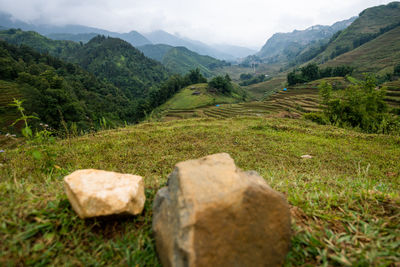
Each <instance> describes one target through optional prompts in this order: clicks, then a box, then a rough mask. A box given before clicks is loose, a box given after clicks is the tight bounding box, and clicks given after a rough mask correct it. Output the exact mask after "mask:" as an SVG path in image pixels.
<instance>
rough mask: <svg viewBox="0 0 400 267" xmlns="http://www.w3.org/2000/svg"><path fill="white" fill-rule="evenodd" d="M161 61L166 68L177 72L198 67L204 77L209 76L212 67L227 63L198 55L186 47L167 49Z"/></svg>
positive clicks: (185, 71)
mask: <svg viewBox="0 0 400 267" xmlns="http://www.w3.org/2000/svg"><path fill="white" fill-rule="evenodd" d="M162 63H163V65H164V66H165V67H166V68H168V69H170V70H171V71H173V72H175V73H178V74H184V73H187V72H189V71H190V70H192V69H195V68H199V69H200V72H201V73H202V74H203V75H204V76H206V77H211V76H212V75H213V73H212V71H213V70H214V69H216V68H220V67H223V66H227V65H228V63H226V62H225V61H221V60H218V59H215V58H212V57H210V56H202V55H199V54H197V53H195V52H193V51H190V50H189V49H187V48H186V47H174V48H172V49H170V50H168V52H167V53H166V54H165V55H164V57H163V59H162Z"/></svg>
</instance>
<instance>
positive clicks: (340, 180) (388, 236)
mask: <svg viewBox="0 0 400 267" xmlns="http://www.w3.org/2000/svg"><path fill="white" fill-rule="evenodd" d="M1 144H2V145H4V144H3V143H1ZM13 146H14V148H13V149H12V148H8V149H5V152H2V153H0V177H1V178H0V240H2V241H1V242H0V265H2V266H21V265H24V266H26V265H68V266H88V265H89V266H101V265H108V266H126V265H128V266H159V261H158V259H157V257H156V253H155V249H154V240H153V236H152V231H151V216H152V211H151V205H152V201H153V198H154V196H155V193H156V192H157V190H158V189H159V188H160V187H162V186H163V185H165V183H166V180H167V176H168V174H169V173H170V172H171V171H172V169H173V166H174V165H175V164H176V163H177V162H179V161H183V160H187V159H193V158H199V157H202V156H205V155H209V154H213V153H219V152H227V153H229V154H230V155H231V156H232V157H233V158H234V159H235V161H236V163H237V165H238V166H239V167H240V168H242V169H244V170H256V171H258V172H259V173H260V174H261V175H262V176H263V177H264V178H265V179H266V181H267V182H268V183H269V184H270V185H271V186H272V187H273V188H274V189H275V190H278V191H280V192H282V193H283V194H284V195H285V196H286V197H287V199H288V201H289V203H290V205H291V207H292V208H291V213H292V216H293V238H292V247H291V250H290V253H289V255H288V257H287V259H286V263H285V264H286V266H305V265H312V266H315V265H323V266H332V265H342V266H351V265H353V266H396V264H398V263H399V262H400V250H399V244H400V243H399V242H400V229H399V225H400V216H399V214H400V196H399V192H400V179H399V178H400V165H399V158H400V139H399V137H398V136H397V137H396V136H384V135H367V134H361V133H358V132H354V131H351V130H345V129H339V128H335V127H332V126H319V125H316V124H313V123H311V122H307V121H304V120H294V119H274V118H256V117H240V118H233V119H210V118H208V119H192V120H180V121H172V122H163V123H143V124H140V125H137V126H132V127H126V128H121V129H116V130H106V131H102V132H99V133H96V134H92V135H85V136H81V137H76V138H71V139H66V140H57V141H56V142H54V143H47V144H41V145H27V144H23V143H21V142H20V143H15V144H14V145H13ZM35 150H39V151H41V152H42V155H43V157H42V158H41V159H34V158H33V157H32V154H33V152H34V151H35ZM304 154H310V155H312V156H313V158H312V159H301V155H304ZM85 168H97V169H103V170H109V171H118V172H123V173H131V174H137V175H141V176H143V177H144V180H145V185H146V196H147V203H146V206H145V210H144V213H143V214H142V215H140V216H137V217H129V218H109V219H93V220H81V219H79V218H78V216H77V215H76V214H75V213H74V212H73V210H72V209H71V206H70V204H69V202H68V201H67V198H66V195H65V193H64V190H63V182H62V179H63V177H64V176H65V175H67V174H69V173H71V172H72V171H75V170H77V169H85Z"/></svg>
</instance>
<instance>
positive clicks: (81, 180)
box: [64, 169, 146, 218]
mask: <svg viewBox="0 0 400 267" xmlns="http://www.w3.org/2000/svg"><path fill="white" fill-rule="evenodd" d="M64 186H65V191H66V193H67V196H68V199H69V202H70V203H71V205H72V208H73V209H74V210H75V212H76V213H77V214H78V215H79V217H81V218H90V217H97V216H107V215H114V214H117V215H119V214H130V215H136V214H140V213H141V212H142V211H143V207H144V203H145V201H146V197H145V195H144V185H143V178H142V177H140V176H137V175H131V174H122V173H116V172H108V171H101V170H93V169H89V170H79V171H75V172H73V173H71V174H70V175H68V176H66V177H65V178H64Z"/></svg>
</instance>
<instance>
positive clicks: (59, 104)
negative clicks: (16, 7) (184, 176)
mask: <svg viewBox="0 0 400 267" xmlns="http://www.w3.org/2000/svg"><path fill="white" fill-rule="evenodd" d="M0 79H1V80H5V81H10V82H14V83H16V84H17V88H18V91H19V92H15V94H16V95H20V94H22V96H23V99H24V100H25V102H24V107H25V109H26V110H27V112H28V113H29V114H32V115H35V116H38V117H40V119H41V121H42V122H45V123H46V124H48V125H50V126H51V127H52V128H54V129H60V128H61V127H62V123H63V122H66V123H67V124H68V125H69V126H71V125H72V124H75V126H77V127H78V128H80V129H87V128H90V127H94V126H95V124H96V123H97V122H98V121H99V119H100V118H102V117H104V118H107V120H109V121H110V122H113V123H117V122H123V121H124V120H129V119H130V118H131V116H132V115H133V113H132V108H131V107H132V103H131V102H130V101H129V100H128V99H127V97H126V96H125V95H124V94H123V92H122V91H121V90H120V89H119V88H117V87H115V86H113V85H111V84H108V83H105V82H102V81H99V80H98V79H96V77H94V76H93V75H92V74H90V73H88V72H86V71H84V70H83V69H81V68H80V67H78V66H76V65H74V64H71V63H65V62H63V61H61V60H59V59H57V58H54V57H52V56H49V55H43V54H40V53H38V52H36V51H34V50H33V49H31V48H30V47H27V46H21V47H16V46H14V45H10V44H8V43H6V42H4V41H0Z"/></svg>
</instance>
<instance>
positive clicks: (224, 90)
mask: <svg viewBox="0 0 400 267" xmlns="http://www.w3.org/2000/svg"><path fill="white" fill-rule="evenodd" d="M232 87H233V86H232V83H231V79H230V77H229V75H225V77H223V76H217V77H215V78H213V79H212V80H211V81H210V82H209V83H208V88H209V89H214V90H216V91H217V92H218V93H221V94H230V93H231V92H232Z"/></svg>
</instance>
